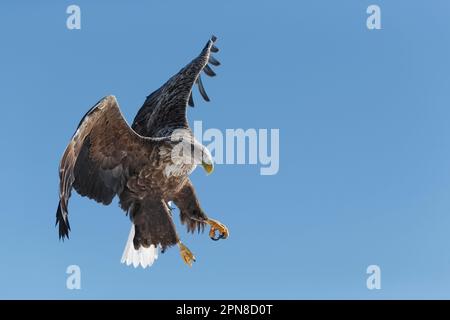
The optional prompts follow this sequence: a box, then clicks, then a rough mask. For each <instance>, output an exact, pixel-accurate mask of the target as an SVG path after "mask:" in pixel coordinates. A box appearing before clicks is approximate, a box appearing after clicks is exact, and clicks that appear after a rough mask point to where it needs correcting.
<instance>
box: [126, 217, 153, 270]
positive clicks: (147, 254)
mask: <svg viewBox="0 0 450 320" xmlns="http://www.w3.org/2000/svg"><path fill="white" fill-rule="evenodd" d="M133 238H134V224H131V230H130V234H129V235H128V240H127V244H126V246H125V250H124V251H123V255H122V259H121V260H120V262H121V263H125V264H126V265H127V266H129V265H131V264H133V266H134V267H135V268H137V267H138V266H139V265H141V266H142V268H144V269H145V268H147V267H150V266H151V265H152V264H153V262H155V260H156V259H158V248H157V247H155V246H154V245H151V246H150V247H148V248H144V247H142V246H141V247H140V248H139V250H136V249H135V248H134V245H133Z"/></svg>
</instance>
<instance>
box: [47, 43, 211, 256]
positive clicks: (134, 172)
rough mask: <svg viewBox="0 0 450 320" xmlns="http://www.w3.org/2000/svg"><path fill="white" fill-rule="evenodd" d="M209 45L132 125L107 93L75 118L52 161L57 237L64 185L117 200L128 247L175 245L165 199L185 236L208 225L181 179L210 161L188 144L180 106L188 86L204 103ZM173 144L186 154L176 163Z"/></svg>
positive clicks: (63, 225)
mask: <svg viewBox="0 0 450 320" xmlns="http://www.w3.org/2000/svg"><path fill="white" fill-rule="evenodd" d="M215 41H216V38H215V37H212V38H211V40H209V41H208V43H207V44H206V46H205V48H204V49H203V50H202V52H201V53H200V55H199V56H198V57H197V58H195V59H194V60H193V61H192V62H191V63H189V64H188V65H187V66H186V67H184V68H183V69H181V70H180V72H179V73H177V74H176V75H175V76H173V77H172V78H171V79H169V80H168V81H167V82H166V83H165V84H164V85H163V86H162V87H161V88H159V89H158V90H156V91H155V92H153V93H152V94H151V95H149V96H148V97H147V99H146V101H145V103H144V105H143V106H142V108H141V109H140V110H139V112H138V114H137V116H136V118H135V119H134V121H133V125H132V127H130V126H129V125H128V124H127V122H126V120H125V119H124V117H123V116H122V114H121V112H120V108H119V106H118V103H117V101H116V99H115V97H114V96H108V97H106V98H104V99H102V100H101V101H99V102H98V103H97V104H96V105H95V106H94V107H93V108H92V109H91V110H90V111H89V112H88V113H87V114H86V115H85V116H84V117H83V119H82V120H81V122H80V124H79V126H78V129H77V131H76V132H75V134H74V136H73V137H72V139H71V141H70V143H69V145H68V146H67V148H66V150H65V152H64V155H63V157H62V159H61V163H60V170H59V174H60V202H59V205H58V210H57V215H56V217H57V224H59V236H60V238H62V239H64V238H65V237H68V236H69V230H70V225H69V220H68V201H69V198H70V195H71V192H72V188H74V189H75V190H76V191H77V192H78V193H79V194H80V195H82V196H86V197H88V198H90V199H93V200H95V201H97V202H100V203H102V204H104V205H109V204H110V203H111V202H112V200H113V199H114V197H115V196H118V197H119V199H120V206H121V208H122V209H123V210H124V211H126V212H127V213H128V214H129V215H130V218H131V220H132V222H133V224H134V228H135V233H134V237H133V245H134V248H135V249H136V250H138V249H139V248H140V247H144V248H148V247H150V246H151V245H153V246H154V247H157V246H160V247H161V248H163V249H165V248H167V247H169V246H172V245H174V244H176V243H180V242H179V238H178V236H177V233H176V230H175V227H174V224H173V221H172V217H171V212H170V209H169V207H168V205H167V203H168V201H174V203H175V204H176V205H177V206H178V208H179V209H180V213H181V220H182V222H183V223H184V224H186V225H187V228H188V230H189V231H191V232H193V231H194V230H199V231H200V230H203V228H204V226H205V224H206V223H209V224H211V225H213V224H212V223H213V222H211V221H213V220H211V221H210V219H208V218H207V216H206V214H205V213H204V212H203V210H202V209H201V207H200V204H199V201H198V199H197V197H196V194H195V190H194V187H193V185H192V183H191V182H190V180H189V178H188V175H189V174H190V173H191V172H192V170H193V169H194V168H195V167H196V165H199V164H201V165H203V166H204V167H205V169H207V170H208V171H210V170H211V169H212V159H211V155H210V154H209V151H208V150H207V149H206V148H205V147H204V146H202V145H201V144H200V143H199V142H197V141H196V140H195V139H194V137H193V134H192V132H191V130H190V128H189V125H188V121H187V119H186V107H187V105H188V103H189V104H190V105H193V99H192V87H193V85H194V84H195V83H197V85H198V86H199V90H200V94H201V95H202V97H203V98H204V99H205V100H207V101H209V98H208V96H207V95H206V92H205V89H204V87H203V84H202V82H201V78H200V73H201V71H204V72H205V73H206V74H207V75H209V76H214V75H215V73H214V71H212V69H211V68H210V66H209V65H208V62H211V64H212V65H215V66H217V65H219V62H218V61H217V60H216V59H215V58H213V57H212V56H211V52H212V51H213V50H214V51H217V48H216V47H215V46H214V42H215ZM180 130H181V131H180ZM175 133H176V134H175ZM180 143H182V144H187V147H188V149H189V150H192V151H194V155H192V154H190V155H188V156H189V157H187V156H186V155H185V154H183V155H182V157H184V158H183V160H189V161H183V162H182V163H178V162H174V160H173V152H172V151H173V150H174V148H175V147H176V146H178V145H180ZM183 146H184V145H183ZM216 229H217V228H216ZM212 234H214V233H212Z"/></svg>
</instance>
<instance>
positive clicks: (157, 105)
mask: <svg viewBox="0 0 450 320" xmlns="http://www.w3.org/2000/svg"><path fill="white" fill-rule="evenodd" d="M216 41H217V38H216V37H215V36H211V38H210V39H209V40H208V42H207V43H206V45H205V47H204V48H203V50H202V52H201V53H200V54H199V55H198V56H197V57H196V58H195V59H194V60H192V61H191V62H190V63H188V64H187V65H186V66H185V67H184V68H182V69H181V70H180V71H179V72H178V73H177V74H175V75H174V76H172V77H171V78H170V79H169V80H168V81H167V82H166V83H164V84H163V85H162V86H161V87H160V88H159V89H157V90H155V91H154V92H152V93H151V94H150V95H149V96H147V99H146V100H145V102H144V104H143V106H142V107H141V108H140V110H139V111H138V113H137V114H136V117H135V118H134V121H133V125H132V128H133V129H134V130H136V132H137V133H139V134H141V135H143V136H151V135H153V134H155V133H157V132H158V131H159V130H158V129H161V128H163V127H164V126H165V125H172V126H179V127H183V126H184V125H187V120H186V107H187V106H188V105H189V106H191V107H194V99H193V96H192V91H193V87H194V85H195V84H196V85H197V87H198V89H199V92H200V95H201V96H202V97H203V99H204V100H206V101H210V99H209V96H208V95H207V93H206V90H205V87H204V85H203V81H202V77H201V73H202V71H203V72H204V73H205V74H206V75H207V76H210V77H214V76H215V75H216V73H215V72H214V70H213V68H212V67H213V66H219V65H220V62H219V61H218V60H217V59H216V58H215V57H214V56H213V53H216V52H218V51H219V49H218V48H217V47H216V46H215V42H216ZM168 115H170V117H169V116H168ZM160 118H164V119H168V118H170V119H171V120H172V122H171V123H169V124H167V123H162V124H160V123H159V122H156V121H155V119H160ZM149 121H152V122H151V126H150V127H149V125H148V124H149ZM160 127H161V128H160Z"/></svg>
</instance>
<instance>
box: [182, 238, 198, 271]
mask: <svg viewBox="0 0 450 320" xmlns="http://www.w3.org/2000/svg"><path fill="white" fill-rule="evenodd" d="M178 248H180V255H181V258H182V259H183V261H184V263H186V264H187V265H188V266H189V267H192V263H193V262H195V256H194V254H193V253H192V252H191V250H189V249H188V247H186V246H185V245H184V244H183V243H182V242H181V241H178Z"/></svg>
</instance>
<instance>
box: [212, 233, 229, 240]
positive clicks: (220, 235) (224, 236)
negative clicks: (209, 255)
mask: <svg viewBox="0 0 450 320" xmlns="http://www.w3.org/2000/svg"><path fill="white" fill-rule="evenodd" d="M215 235H216V233H215V232H214V236H210V238H211V240H213V241H219V240H220V239H226V238H227V236H226V235H225V234H223V233H220V234H219V235H218V236H217V238H216V237H215Z"/></svg>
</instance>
